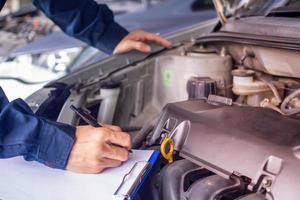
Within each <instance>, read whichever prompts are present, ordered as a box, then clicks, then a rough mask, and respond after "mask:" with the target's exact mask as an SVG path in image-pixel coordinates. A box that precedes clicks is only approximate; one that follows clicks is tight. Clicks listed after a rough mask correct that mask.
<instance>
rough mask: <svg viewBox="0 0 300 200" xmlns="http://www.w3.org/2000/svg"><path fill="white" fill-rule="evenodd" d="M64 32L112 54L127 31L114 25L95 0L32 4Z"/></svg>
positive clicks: (36, 1)
mask: <svg viewBox="0 0 300 200" xmlns="http://www.w3.org/2000/svg"><path fill="white" fill-rule="evenodd" d="M34 4H35V6H36V7H38V8H39V9H40V10H42V11H43V12H44V13H45V14H46V15H47V16H48V17H49V18H50V19H51V20H52V21H53V22H54V23H55V24H57V25H58V26H59V27H60V28H61V29H62V30H63V31H64V32H66V33H67V34H69V35H70V36H73V37H75V38H77V39H80V40H82V41H84V42H86V43H88V44H89V45H91V46H94V47H96V48H98V49H100V50H102V51H103V52H105V53H108V54H111V53H112V52H113V50H114V48H115V47H116V46H117V44H118V43H119V42H120V41H121V40H122V39H123V37H125V36H126V35H127V34H128V31H127V30H126V29H124V28H123V27H122V26H120V25H119V24H118V23H116V22H115V21H114V16H113V13H112V11H111V10H110V9H109V8H108V7H107V6H106V5H103V4H97V3H96V2H95V1H94V0H34Z"/></svg>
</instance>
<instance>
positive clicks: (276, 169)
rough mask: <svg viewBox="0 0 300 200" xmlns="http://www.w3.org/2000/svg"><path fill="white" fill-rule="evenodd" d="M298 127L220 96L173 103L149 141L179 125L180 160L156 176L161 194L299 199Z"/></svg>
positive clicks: (274, 114)
mask: <svg viewBox="0 0 300 200" xmlns="http://www.w3.org/2000/svg"><path fill="white" fill-rule="evenodd" d="M274 122H276V123H274ZM299 128H300V122H299V121H298V120H296V119H291V118H287V117H283V116H282V115H281V114H279V113H277V112H276V111H273V110H270V109H262V108H253V107H249V106H235V105H226V104H224V103H223V102H221V101H215V100H208V101H205V100H190V101H183V102H178V103H172V104H168V105H167V106H166V107H165V109H164V111H163V113H162V114H161V117H160V120H159V122H158V124H157V126H156V128H155V130H154V132H153V135H151V137H150V138H149V139H148V141H147V145H149V146H153V145H155V144H160V143H161V141H162V139H163V137H164V136H165V134H166V133H168V132H172V131H173V130H175V133H174V141H175V144H176V145H175V150H177V152H178V158H180V159H178V160H177V161H175V162H174V163H172V164H169V165H167V166H165V167H164V168H163V169H162V170H161V171H160V173H159V174H158V175H157V177H156V181H157V182H158V183H159V184H157V185H158V186H157V187H154V188H156V189H157V190H158V191H160V192H158V194H161V195H162V197H160V198H157V199H174V200H175V199H189V200H202V199H203V200H207V199H243V200H244V199H286V198H287V197H288V199H297V197H298V188H297V187H288V185H294V186H296V185H299V177H300V172H299V170H298V167H299V165H300V162H299V147H300V146H299V144H300V140H299V138H300V133H299V131H298V130H299ZM181 158H183V159H181ZM275 197H276V198H275Z"/></svg>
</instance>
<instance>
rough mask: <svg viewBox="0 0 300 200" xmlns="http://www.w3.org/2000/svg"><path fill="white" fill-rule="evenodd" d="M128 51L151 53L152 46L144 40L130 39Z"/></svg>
mask: <svg viewBox="0 0 300 200" xmlns="http://www.w3.org/2000/svg"><path fill="white" fill-rule="evenodd" d="M127 48H128V51H131V50H138V51H141V52H144V53H150V52H151V47H150V46H149V45H147V44H145V43H144V42H140V41H134V40H130V41H128V44H127Z"/></svg>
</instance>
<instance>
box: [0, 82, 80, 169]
mask: <svg viewBox="0 0 300 200" xmlns="http://www.w3.org/2000/svg"><path fill="white" fill-rule="evenodd" d="M74 138H75V127H72V126H69V125H66V124H61V123H57V122H53V121H49V120H47V119H43V118H39V117H38V116H36V115H34V113H33V112H32V111H31V109H30V108H29V107H28V105H27V104H26V103H25V102H24V101H23V100H21V99H17V100H14V101H12V102H10V103H9V102H8V100H7V98H6V96H5V95H4V92H3V91H2V89H1V88H0V158H10V157H14V156H24V158H25V160H35V161H38V162H41V163H43V164H45V165H47V166H50V167H53V168H59V169H65V167H66V165H67V161H68V157H69V154H70V151H71V149H72V146H73V143H74V140H75V139H74Z"/></svg>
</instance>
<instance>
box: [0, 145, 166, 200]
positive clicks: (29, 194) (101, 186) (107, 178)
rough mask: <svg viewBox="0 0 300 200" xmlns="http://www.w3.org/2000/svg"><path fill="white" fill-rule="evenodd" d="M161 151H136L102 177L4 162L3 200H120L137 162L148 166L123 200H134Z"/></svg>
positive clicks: (0, 193)
mask: <svg viewBox="0 0 300 200" xmlns="http://www.w3.org/2000/svg"><path fill="white" fill-rule="evenodd" d="M159 155H160V152H159V151H153V150H133V153H132V154H131V155H130V157H131V158H130V159H129V160H128V161H127V162H125V163H123V164H122V165H121V166H120V167H117V168H110V169H107V170H105V171H103V172H102V173H101V174H77V173H73V172H68V171H64V170H59V169H52V168H49V167H46V166H44V165H42V164H40V163H37V162H26V161H24V160H23V158H22V157H15V158H9V159H0V177H1V181H0V199H13V200H40V199H43V200H53V199H55V200H66V199H72V200H82V199H85V200H99V199H101V200H119V199H120V198H117V197H116V196H115V195H114V193H115V192H116V191H117V188H118V187H120V185H122V184H120V183H122V178H123V176H124V175H126V174H128V172H130V171H131V172H132V170H131V169H132V168H133V166H134V165H135V163H137V162H138V163H139V162H141V163H143V162H144V164H145V168H142V169H141V170H140V171H138V172H139V173H138V176H137V177H138V178H137V179H134V180H136V181H135V182H134V184H133V185H132V187H131V190H130V191H129V192H128V194H127V193H126V194H125V195H124V197H123V198H121V199H122V200H123V199H125V200H134V199H135V198H136V196H137V193H138V192H139V190H140V189H141V187H142V186H143V183H144V182H145V180H146V179H147V177H148V175H149V174H150V173H151V171H152V167H153V165H154V164H155V163H156V160H157V158H158V157H159Z"/></svg>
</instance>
